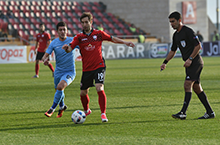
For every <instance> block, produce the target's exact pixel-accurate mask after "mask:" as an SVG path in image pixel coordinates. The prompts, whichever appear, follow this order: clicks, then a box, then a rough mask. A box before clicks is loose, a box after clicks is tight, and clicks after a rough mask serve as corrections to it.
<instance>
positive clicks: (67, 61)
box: [42, 22, 76, 118]
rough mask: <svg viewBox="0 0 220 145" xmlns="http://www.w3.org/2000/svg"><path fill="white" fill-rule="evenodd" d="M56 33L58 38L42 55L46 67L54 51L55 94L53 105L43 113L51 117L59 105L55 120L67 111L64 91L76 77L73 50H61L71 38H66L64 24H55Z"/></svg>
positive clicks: (65, 26)
mask: <svg viewBox="0 0 220 145" xmlns="http://www.w3.org/2000/svg"><path fill="white" fill-rule="evenodd" d="M57 33H58V36H59V38H56V39H54V40H53V41H52V42H51V43H50V45H49V47H48V49H47V51H46V53H45V54H44V56H43V58H42V60H43V62H44V64H45V65H47V64H48V63H49V62H48V60H49V59H48V57H49V55H50V54H51V53H52V51H54V53H55V57H56V68H55V72H54V87H55V89H56V93H55V95H54V100H53V105H52V106H51V108H50V109H49V110H48V111H47V112H46V113H45V115H46V116H47V117H51V116H52V114H53V112H54V111H55V109H56V107H57V106H58V105H59V106H60V109H59V112H58V115H57V118H59V117H62V115H63V112H64V111H65V110H66V109H67V106H66V105H65V104H64V97H65V95H64V89H65V88H66V87H67V86H68V85H70V84H71V83H72V82H73V80H74V79H75V76H76V70H75V50H73V51H72V52H71V53H66V52H65V50H63V49H62V46H63V45H64V44H69V43H70V42H71V41H72V40H73V38H72V37H67V25H66V23H65V22H59V23H58V24H57Z"/></svg>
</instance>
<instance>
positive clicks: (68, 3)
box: [63, 1, 72, 6]
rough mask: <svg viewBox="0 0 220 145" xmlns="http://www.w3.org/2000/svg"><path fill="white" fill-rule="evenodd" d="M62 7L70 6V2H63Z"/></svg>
mask: <svg viewBox="0 0 220 145" xmlns="http://www.w3.org/2000/svg"><path fill="white" fill-rule="evenodd" d="M63 6H72V2H71V1H63Z"/></svg>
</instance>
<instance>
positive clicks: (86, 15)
mask: <svg viewBox="0 0 220 145" xmlns="http://www.w3.org/2000/svg"><path fill="white" fill-rule="evenodd" d="M85 17H88V19H89V21H91V20H93V16H92V14H91V13H90V12H84V13H83V14H82V16H81V17H80V21H81V20H82V19H83V18H85Z"/></svg>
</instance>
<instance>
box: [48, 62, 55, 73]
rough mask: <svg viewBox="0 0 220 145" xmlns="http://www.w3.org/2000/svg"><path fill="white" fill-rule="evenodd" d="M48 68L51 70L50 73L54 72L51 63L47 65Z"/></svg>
mask: <svg viewBox="0 0 220 145" xmlns="http://www.w3.org/2000/svg"><path fill="white" fill-rule="evenodd" d="M48 67H49V68H50V70H51V71H52V72H54V68H53V65H52V64H51V63H50V64H49V65H48Z"/></svg>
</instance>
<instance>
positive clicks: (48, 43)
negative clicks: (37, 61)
mask: <svg viewBox="0 0 220 145" xmlns="http://www.w3.org/2000/svg"><path fill="white" fill-rule="evenodd" d="M50 42H51V40H48V41H47V47H46V48H45V50H44V52H46V50H47V48H48V46H49V45H50Z"/></svg>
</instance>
